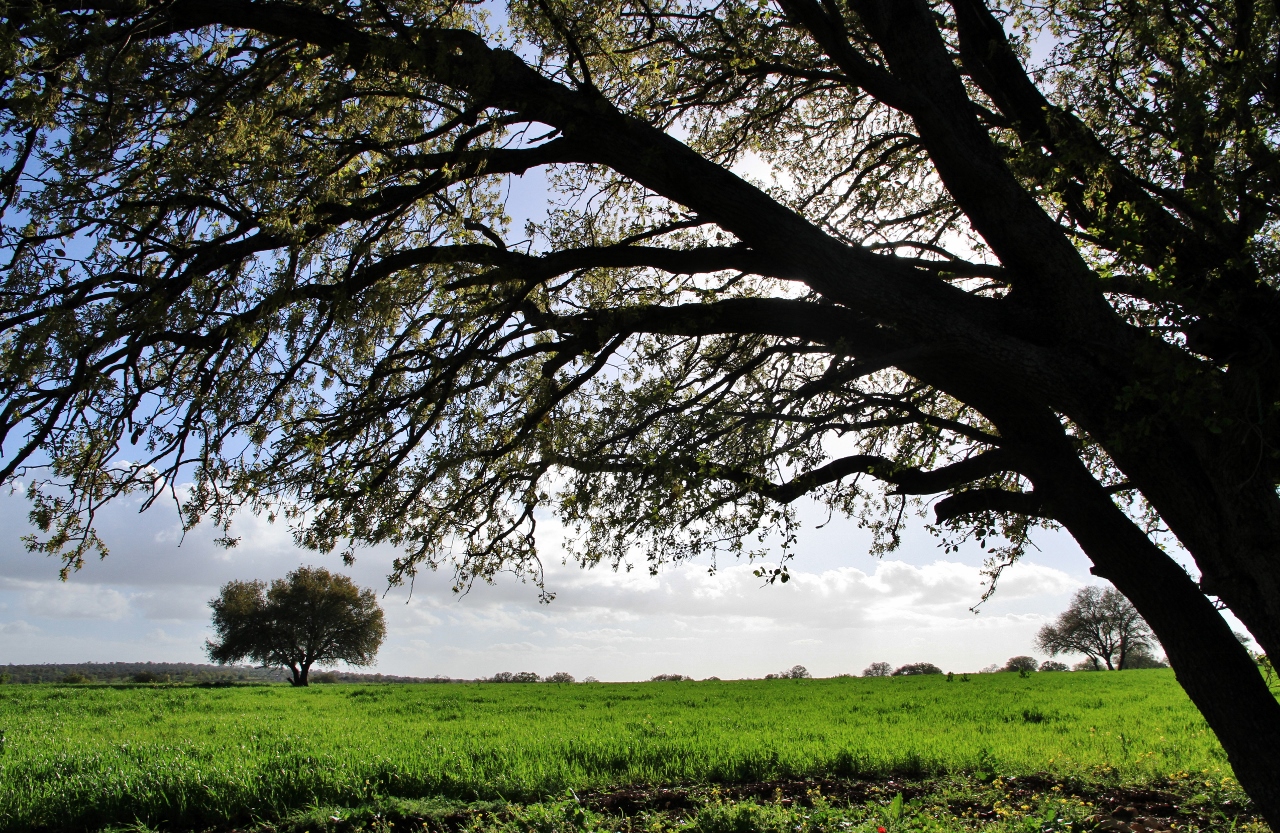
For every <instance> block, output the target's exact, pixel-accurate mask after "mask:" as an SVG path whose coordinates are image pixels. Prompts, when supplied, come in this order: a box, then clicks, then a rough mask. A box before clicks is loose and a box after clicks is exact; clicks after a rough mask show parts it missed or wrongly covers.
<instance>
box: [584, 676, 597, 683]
mask: <svg viewBox="0 0 1280 833" xmlns="http://www.w3.org/2000/svg"><path fill="white" fill-rule="evenodd" d="M582 681H583V682H584V683H598V682H600V681H599V680H597V679H596V678H595V677H584V678H583V680H582Z"/></svg>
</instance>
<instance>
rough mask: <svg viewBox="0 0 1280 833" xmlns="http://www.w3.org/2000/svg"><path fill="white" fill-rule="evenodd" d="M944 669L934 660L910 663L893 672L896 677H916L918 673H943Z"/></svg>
mask: <svg viewBox="0 0 1280 833" xmlns="http://www.w3.org/2000/svg"><path fill="white" fill-rule="evenodd" d="M941 673H942V669H941V668H939V667H938V666H936V665H934V664H933V663H932V662H912V663H908V664H906V665H904V666H902V667H901V668H899V669H897V670H896V671H894V672H893V676H895V677H914V676H916V675H918V674H941Z"/></svg>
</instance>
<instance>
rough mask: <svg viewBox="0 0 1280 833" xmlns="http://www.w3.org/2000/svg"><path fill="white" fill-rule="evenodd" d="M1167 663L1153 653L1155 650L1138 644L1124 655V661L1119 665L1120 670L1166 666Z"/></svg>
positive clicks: (1167, 665)
mask: <svg viewBox="0 0 1280 833" xmlns="http://www.w3.org/2000/svg"><path fill="white" fill-rule="evenodd" d="M1168 667H1169V663H1167V662H1165V661H1164V660H1163V659H1161V658H1160V657H1158V656H1156V655H1155V652H1153V651H1152V650H1151V648H1149V647H1147V646H1146V645H1139V646H1138V647H1136V648H1134V649H1133V650H1131V651H1129V653H1128V654H1127V655H1126V656H1125V658H1124V662H1123V663H1122V664H1121V665H1120V668H1121V669H1122V670H1129V669H1135V668H1168Z"/></svg>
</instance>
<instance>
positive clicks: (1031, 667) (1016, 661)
mask: <svg viewBox="0 0 1280 833" xmlns="http://www.w3.org/2000/svg"><path fill="white" fill-rule="evenodd" d="M1039 667H1040V664H1039V663H1037V662H1036V658H1035V657H1028V656H1018V657H1009V661H1008V662H1006V663H1005V664H1004V670H1005V671H1026V672H1027V673H1031V672H1032V671H1035V670H1036V669H1037V668H1039Z"/></svg>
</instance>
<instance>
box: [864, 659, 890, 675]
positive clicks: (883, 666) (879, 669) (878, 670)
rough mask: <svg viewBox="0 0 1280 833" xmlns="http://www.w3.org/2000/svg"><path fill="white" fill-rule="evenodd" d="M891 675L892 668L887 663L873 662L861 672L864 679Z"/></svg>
mask: <svg viewBox="0 0 1280 833" xmlns="http://www.w3.org/2000/svg"><path fill="white" fill-rule="evenodd" d="M892 673H893V666H892V665H890V664H889V663H887V662H873V663H871V664H870V665H868V666H867V667H866V668H864V669H863V670H862V676H864V677H888V676H889V675H890V674H892Z"/></svg>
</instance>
